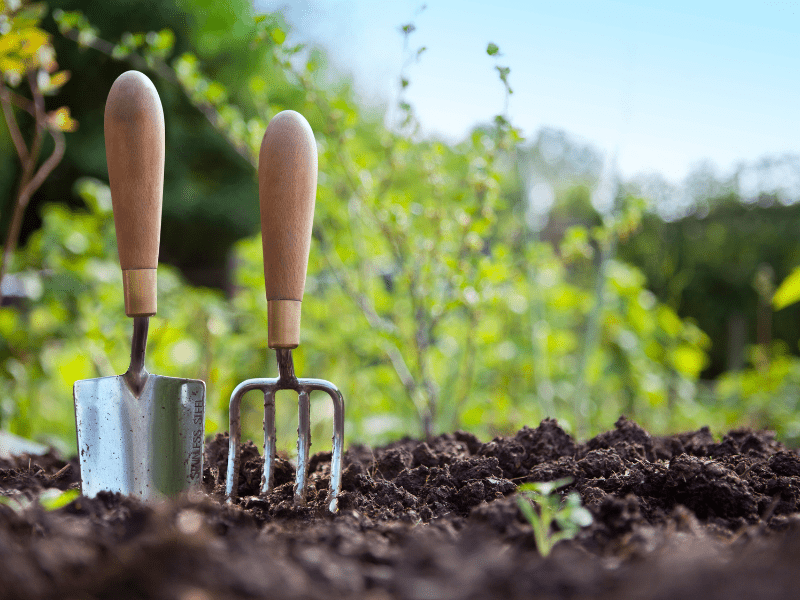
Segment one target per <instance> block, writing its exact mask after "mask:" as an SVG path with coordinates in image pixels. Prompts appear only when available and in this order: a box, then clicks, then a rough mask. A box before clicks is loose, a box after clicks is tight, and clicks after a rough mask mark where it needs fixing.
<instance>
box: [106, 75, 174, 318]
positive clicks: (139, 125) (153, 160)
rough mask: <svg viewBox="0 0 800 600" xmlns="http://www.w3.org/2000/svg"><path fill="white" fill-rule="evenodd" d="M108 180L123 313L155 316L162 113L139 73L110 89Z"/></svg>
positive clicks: (149, 85)
mask: <svg viewBox="0 0 800 600" xmlns="http://www.w3.org/2000/svg"><path fill="white" fill-rule="evenodd" d="M104 127H105V137H106V159H107V160H108V179H109V182H110V183H111V203H112V205H113V207H114V226H115V227H116V230H117V248H118V249H119V262H120V266H121V267H122V281H123V285H124V287H125V314H127V315H128V316H129V317H144V316H150V315H154V314H156V268H157V267H158V243H159V239H160V237H161V201H162V198H163V188H164V111H163V110H162V108H161V99H160V98H159V97H158V92H157V91H156V88H155V86H154V85H153V82H152V81H150V80H149V79H148V78H147V76H146V75H144V74H142V73H139V72H138V71H127V72H126V73H123V74H122V75H120V76H119V77H117V80H116V81H115V82H114V85H112V86H111V91H110V92H109V93H108V100H107V101H106V111H105V119H104Z"/></svg>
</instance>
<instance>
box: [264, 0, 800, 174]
mask: <svg viewBox="0 0 800 600" xmlns="http://www.w3.org/2000/svg"><path fill="white" fill-rule="evenodd" d="M423 4H424V5H425V8H424V10H422V11H420V7H421V6H422V5H423ZM255 5H256V8H257V9H261V10H276V9H284V13H285V14H286V16H287V18H288V20H289V22H290V23H291V25H292V27H293V33H292V34H291V37H290V41H292V40H293V41H295V42H306V43H309V42H310V43H314V44H318V45H320V46H322V47H324V48H326V49H327V50H328V51H329V55H330V60H331V67H333V68H334V69H335V70H336V71H337V72H339V73H342V74H347V75H351V76H352V78H353V80H354V83H355V85H356V89H357V90H358V91H359V94H360V95H361V96H362V99H363V101H364V102H365V103H367V104H372V105H380V104H386V105H392V103H394V102H396V101H397V98H398V94H399V89H398V80H399V76H400V73H401V71H403V61H404V54H403V39H402V36H401V34H400V33H399V27H400V25H402V24H405V23H409V22H413V23H414V25H415V26H416V30H415V31H414V32H413V33H412V34H411V36H410V37H409V48H410V50H412V51H414V50H416V49H417V48H419V47H422V46H425V48H426V51H425V52H424V53H423V54H422V55H421V56H420V59H419V61H418V62H414V63H413V64H411V65H409V66H408V67H406V68H405V75H406V77H407V78H408V79H409V81H410V85H409V87H408V90H407V93H406V97H407V99H408V101H410V103H411V104H412V105H413V106H414V108H415V111H416V114H417V116H418V118H419V120H420V122H421V125H422V130H423V133H424V134H426V135H436V136H439V137H443V138H445V139H447V140H450V141H456V140H458V139H460V138H462V137H463V136H464V135H465V134H466V133H467V131H469V129H470V128H471V127H472V126H474V125H475V124H478V123H482V122H483V123H485V122H487V121H490V120H491V119H492V118H493V117H494V115H496V114H499V113H502V112H503V110H504V91H503V86H502V84H501V83H500V81H499V78H498V74H497V71H496V70H495V66H498V65H499V66H506V67H509V68H510V69H511V71H510V74H509V82H510V84H511V87H512V89H513V91H514V93H513V94H512V95H511V97H510V98H509V106H508V117H509V119H510V120H511V122H512V123H513V124H514V125H516V126H517V127H519V128H521V130H522V132H523V135H525V136H530V137H533V136H535V134H536V132H537V131H538V130H539V129H540V128H541V127H550V128H556V129H563V130H565V131H567V132H569V133H570V134H572V135H573V136H574V137H575V138H576V139H577V140H579V141H582V142H587V143H591V144H593V145H594V146H596V147H597V148H598V149H599V150H601V151H603V152H616V158H617V165H618V168H619V170H620V174H621V175H622V176H623V177H626V178H628V177H631V176H634V175H636V174H639V173H643V172H658V173H661V174H662V175H663V176H664V177H666V178H667V179H668V180H670V181H673V182H679V181H680V180H682V179H683V178H684V177H685V176H686V174H687V173H688V172H689V171H690V170H691V169H692V168H693V167H694V166H695V165H697V164H698V163H700V162H701V161H711V162H712V163H713V164H714V165H716V167H717V168H718V169H719V171H720V173H726V172H729V171H730V170H732V169H733V168H734V167H735V166H736V165H737V164H738V163H740V162H752V161H754V160H756V159H758V158H760V157H762V156H764V155H772V156H774V155H781V154H785V153H798V152H800V0H798V1H795V2H759V1H755V0H751V1H745V2H730V1H728V2H717V1H703V0H694V1H684V0H671V1H670V2H663V1H661V2H650V1H640V2H623V1H601V0H594V1H573V0H560V1H553V0H548V1H546V2H540V1H538V0H528V1H525V2H520V1H512V0H493V1H491V2H486V1H476V0H417V1H409V0H393V1H386V0H371V1H370V0H348V1H340V0H294V1H291V2H287V1H286V0H283V1H273V0H255ZM490 42H492V43H495V44H497V46H499V48H500V52H501V54H502V55H501V56H500V57H499V58H493V57H490V56H488V55H487V54H486V47H487V45H488V43H490Z"/></svg>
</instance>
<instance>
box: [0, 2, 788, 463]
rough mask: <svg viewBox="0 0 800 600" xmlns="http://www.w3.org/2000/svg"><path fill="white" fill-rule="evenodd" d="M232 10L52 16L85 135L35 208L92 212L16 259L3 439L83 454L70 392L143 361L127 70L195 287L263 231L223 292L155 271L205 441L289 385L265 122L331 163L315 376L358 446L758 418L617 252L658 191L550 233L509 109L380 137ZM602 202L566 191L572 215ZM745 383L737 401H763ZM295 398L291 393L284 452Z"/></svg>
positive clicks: (171, 356) (290, 54) (160, 6)
mask: <svg viewBox="0 0 800 600" xmlns="http://www.w3.org/2000/svg"><path fill="white" fill-rule="evenodd" d="M235 4H236V7H239V8H240V9H241V10H238V9H236V10H234V9H233V8H231V6H230V5H229V6H227V7H226V8H224V9H222V8H214V6H222V5H216V4H214V3H208V2H202V3H201V2H188V1H176V2H174V3H171V4H169V7H167V3H155V2H154V3H150V4H148V7H149V9H148V10H143V9H142V8H141V3H139V2H136V3H133V2H130V1H125V0H113V1H112V2H109V3H94V4H92V5H91V6H89V7H86V6H83V5H82V4H81V3H78V2H68V1H64V0H53V2H52V3H51V5H52V6H53V7H57V8H58V9H59V10H58V11H55V12H54V16H55V17H56V24H54V25H53V29H54V31H56V30H57V31H59V32H60V33H59V34H58V35H60V36H62V37H60V38H59V40H58V42H55V41H54V47H55V48H56V50H57V52H58V55H59V60H60V62H62V64H65V65H68V66H69V68H70V69H71V70H72V71H73V72H74V73H75V76H74V77H73V80H72V81H71V82H70V83H69V84H67V85H65V86H64V88H63V90H62V93H63V95H61V96H59V98H58V101H59V102H60V103H65V104H67V105H69V106H70V107H72V108H73V112H74V114H75V115H76V118H78V119H79V120H80V122H81V129H80V130H79V132H78V133H76V134H75V135H76V136H82V137H76V138H73V139H72V140H71V143H70V145H69V150H68V155H67V157H66V159H65V162H66V163H67V167H65V170H63V171H62V172H61V174H60V175H59V176H58V177H54V178H53V179H54V181H52V182H51V183H52V186H60V187H59V189H58V190H56V189H55V187H50V188H49V189H45V188H43V189H42V192H41V194H43V195H44V196H45V197H49V198H52V199H59V198H63V196H64V195H65V194H67V193H70V190H72V192H71V193H72V196H73V198H75V199H76V201H75V202H73V206H71V207H70V206H67V205H65V204H64V203H61V204H49V205H46V206H44V207H43V209H42V210H41V219H42V223H41V227H40V228H39V229H38V230H37V231H36V232H35V233H33V234H32V235H31V237H30V238H29V239H28V242H27V245H26V247H25V250H24V252H20V253H18V255H17V256H16V257H15V264H14V271H15V272H17V273H19V274H20V277H21V279H22V280H23V281H24V283H25V286H26V289H27V290H28V295H29V296H30V297H31V301H30V302H28V303H25V304H23V305H22V306H19V307H13V308H12V307H4V308H0V389H2V395H1V396H0V426H2V427H3V428H4V429H9V430H11V431H13V432H16V433H19V434H21V435H26V436H34V437H37V438H40V439H43V440H45V441H51V442H54V443H60V444H61V445H62V447H63V448H64V449H66V450H70V449H71V447H72V445H73V444H74V442H73V440H74V417H73V406H72V402H71V400H70V398H71V388H72V384H73V382H74V381H75V380H76V379H82V378H90V377H98V376H105V375H112V374H118V373H121V372H123V371H124V370H125V368H126V366H127V363H128V357H129V352H130V327H131V325H130V322H129V320H128V319H125V318H124V317H123V310H122V286H121V274H120V271H119V266H118V263H117V260H116V249H115V241H114V240H115V236H114V233H113V231H114V228H113V220H112V216H111V212H110V197H109V191H108V187H107V185H106V183H105V181H106V177H107V176H106V173H105V163H104V151H103V146H102V143H103V141H102V126H101V125H100V124H101V123H102V106H103V103H104V100H105V95H106V94H107V91H108V89H109V88H110V86H111V82H112V81H113V79H114V78H115V77H116V76H117V75H118V74H119V73H121V72H122V71H124V70H127V69H128V68H130V67H131V66H133V67H134V68H140V69H142V70H145V71H146V72H147V73H148V74H149V75H150V76H151V77H152V78H153V80H154V83H155V84H156V87H157V88H158V90H159V93H160V95H161V98H162V101H163V103H164V109H165V116H166V126H167V138H168V139H167V161H168V162H167V169H166V171H167V177H166V181H165V194H164V229H163V233H162V240H164V247H162V257H165V258H167V259H169V261H170V262H171V263H173V264H177V265H179V266H181V267H183V268H184V271H187V270H188V271H189V273H190V275H191V267H192V266H193V265H194V264H195V263H196V262H197V261H202V257H203V256H207V255H208V254H209V253H212V254H214V255H215V256H217V258H216V260H218V261H223V262H224V261H227V260H228V259H229V256H228V253H227V247H229V246H230V245H231V244H233V243H234V240H236V239H239V238H242V235H244V234H247V235H246V236H245V237H244V238H242V239H240V241H238V242H236V243H235V246H234V250H233V253H232V257H231V258H230V260H231V262H232V264H233V267H232V269H231V272H232V274H233V275H232V281H231V282H230V283H231V285H230V290H229V293H228V294H223V292H222V291H218V290H210V289H207V288H199V287H193V286H192V285H189V284H188V283H187V282H186V280H185V279H184V275H181V274H180V272H179V271H178V270H177V269H175V268H173V267H169V266H165V265H162V266H161V267H160V269H159V313H158V316H157V317H154V318H153V319H152V322H151V326H150V340H149V346H148V355H147V362H148V368H149V370H150V371H151V372H154V373H159V374H163V375H172V376H182V377H192V378H199V379H203V380H204V381H206V382H207V389H208V397H207V423H206V432H207V433H208V434H212V433H214V432H217V431H224V430H226V429H227V403H228V399H229V397H230V393H231V391H232V390H233V388H234V386H235V385H236V384H237V383H239V382H240V381H242V380H243V379H247V378H251V377H262V376H269V375H274V374H275V373H276V370H277V369H276V366H275V364H274V358H273V354H272V352H270V351H268V349H267V344H266V318H267V310H266V307H267V304H266V299H265V297H264V288H263V285H264V284H263V268H262V257H261V243H260V239H259V237H258V235H257V234H256V233H255V230H256V228H257V223H258V218H257V211H258V208H257V206H258V204H257V186H256V185H255V166H256V163H257V154H258V147H259V144H260V140H261V136H262V134H263V131H264V129H265V127H266V123H267V122H268V120H269V119H270V118H271V117H272V116H274V115H275V114H276V113H277V112H279V111H280V110H283V109H287V108H290V109H294V110H297V111H299V112H301V113H302V114H304V115H305V116H306V117H307V118H308V120H309V121H310V123H311V125H312V128H313V129H314V132H315V135H316V137H317V142H318V149H319V171H320V175H319V186H318V194H317V207H316V214H315V226H314V238H313V241H312V250H311V258H310V261H309V272H308V280H307V285H306V296H305V298H304V302H303V322H302V332H301V340H302V344H301V346H300V348H298V350H296V351H295V366H296V370H297V373H298V374H299V375H301V376H307V377H320V378H325V379H329V380H331V381H333V382H334V383H335V384H337V385H338V386H339V387H340V388H341V389H342V391H343V393H344V396H345V401H346V406H347V411H346V414H347V424H346V431H347V436H348V438H349V439H350V440H359V441H365V442H370V443H375V442H379V441H385V440H387V439H390V438H396V437H398V436H401V435H405V434H410V435H419V434H424V433H430V432H437V431H443V430H452V429H454V428H457V427H463V428H467V429H469V430H472V431H474V432H476V433H478V434H480V435H482V436H488V435H493V434H497V433H504V432H510V431H512V430H515V429H517V428H518V427H519V426H521V425H522V424H526V423H528V424H532V423H536V422H538V421H539V420H540V419H542V418H544V417H547V416H551V417H556V418H558V419H559V421H560V422H561V423H562V425H564V426H565V427H566V428H567V429H572V430H575V431H580V433H582V434H587V433H591V432H595V431H598V430H601V429H606V428H607V427H608V425H609V424H610V423H612V422H613V421H614V420H616V418H617V416H618V415H619V414H620V413H623V412H624V413H626V414H628V415H629V416H631V417H633V418H635V419H637V420H638V421H639V422H641V423H642V424H643V425H645V426H646V427H649V428H651V429H653V430H660V431H663V430H665V429H676V428H679V427H680V428H685V427H692V426H699V425H702V424H706V423H707V424H710V425H711V426H712V427H715V428H722V427H725V426H727V425H730V424H733V423H736V422H737V421H738V420H740V419H741V418H742V417H743V416H744V417H748V418H749V416H752V417H753V419H756V416H758V418H759V419H760V418H761V417H764V415H763V414H759V415H754V414H751V413H749V412H747V410H746V409H744V408H742V407H741V406H739V405H735V403H734V401H733V400H731V402H730V403H729V404H728V405H726V406H725V409H724V410H722V409H720V406H719V405H718V404H717V403H716V402H715V401H714V400H713V398H712V399H711V400H709V399H707V397H706V396H704V395H703V394H699V393H698V392H699V389H698V381H699V375H700V373H701V372H702V371H703V369H704V368H706V366H707V365H708V351H709V349H710V348H711V344H710V339H709V337H708V336H706V335H705V334H704V333H703V332H702V330H701V329H700V328H698V327H697V326H696V325H695V324H693V323H692V322H690V321H687V320H684V319H681V318H680V317H679V316H678V313H677V312H676V311H675V310H674V308H672V307H670V306H669V305H668V304H667V303H664V302H660V301H659V300H658V298H657V296H656V295H655V294H654V293H653V292H651V291H649V290H648V281H647V277H646V276H645V274H644V273H643V271H642V270H640V269H639V268H636V267H634V266H631V264H629V263H626V262H625V261H623V260H621V259H620V257H619V256H618V252H617V249H618V248H619V247H620V245H621V244H624V243H625V242H626V240H627V241H630V240H634V239H636V238H637V236H638V235H639V231H640V230H639V227H640V224H641V219H642V215H643V211H644V209H645V204H646V203H645V201H644V200H643V199H641V198H639V197H636V196H633V195H628V194H624V193H619V194H617V197H616V198H615V201H614V209H613V210H612V211H611V212H610V213H609V214H608V215H604V216H602V217H601V216H600V215H597V213H591V214H590V213H589V212H587V215H590V217H591V218H590V219H583V220H582V221H578V222H574V223H570V224H569V227H568V228H567V229H566V230H565V233H564V235H563V236H561V237H559V238H558V239H553V240H548V239H544V238H541V237H540V236H539V235H538V234H537V233H536V232H535V231H533V230H531V229H530V228H529V227H528V224H527V222H526V209H527V206H526V200H525V198H524V195H523V193H522V191H521V190H522V186H521V184H520V181H521V175H520V173H519V171H518V164H519V158H520V156H522V155H523V154H524V153H525V151H526V149H525V147H524V146H523V140H522V139H521V138H520V134H519V132H518V131H517V130H516V129H515V128H514V127H513V126H512V125H511V124H510V123H509V122H508V121H507V120H506V119H505V118H504V117H503V116H501V115H499V116H498V117H497V118H496V120H495V121H494V123H492V124H490V125H486V126H483V127H479V128H476V129H475V130H474V131H473V132H472V134H471V135H470V136H469V137H468V138H467V139H466V140H464V141H463V142H462V143H459V144H446V143H443V142H439V141H436V140H424V139H420V138H419V137H418V136H417V135H415V131H416V122H415V119H414V114H413V108H412V107H411V106H410V105H408V104H407V103H406V102H404V101H403V100H402V98H401V102H400V113H401V114H400V118H399V119H398V122H397V123H390V124H388V125H387V124H384V122H383V115H380V114H373V113H370V112H368V111H366V110H365V109H364V108H362V107H361V106H360V105H359V104H358V102H357V100H356V99H355V97H354V95H353V93H352V91H351V89H350V87H349V86H348V85H347V84H346V83H338V84H337V83H331V82H330V81H329V79H328V78H327V76H326V74H325V69H324V55H323V54H322V53H321V52H319V51H316V50H313V49H308V48H302V47H299V46H290V45H288V44H287V41H286V40H287V31H288V29H287V26H286V24H285V22H284V20H283V19H282V18H281V16H280V15H262V16H255V17H254V16H253V15H252V14H251V10H252V9H251V6H250V4H249V3H248V2H245V1H244V0H242V1H241V2H237V3H235ZM212 5H213V6H212ZM76 8H81V9H82V10H84V11H85V12H84V13H79V12H75V11H74V9H76ZM234 8H235V7H234ZM208 11H211V12H208ZM219 11H221V12H222V13H224V14H216V12H219ZM110 15H117V17H116V18H114V19H112V18H110ZM119 15H123V16H126V17H125V18H120V17H119ZM215 15H216V16H215ZM233 15H235V16H233ZM128 16H129V17H130V18H127V17H128ZM409 31H413V29H409ZM406 35H408V33H406ZM412 53H413V54H415V55H416V56H419V54H420V50H417V51H412ZM487 53H488V54H489V55H490V56H498V55H499V48H498V47H497V46H496V45H494V44H491V45H489V46H488V47H487ZM503 69H504V70H501V69H499V68H498V75H499V81H498V85H501V86H503V87H504V89H505V90H506V93H507V94H510V93H511V88H510V85H509V79H510V78H513V73H510V72H509V71H508V70H507V68H506V67H503ZM81 77H85V78H87V79H81ZM76 81H77V82H78V83H77V85H83V86H84V87H83V88H75V87H71V86H73V84H75V83H76ZM81 81H82V83H80V82H81ZM88 81H92V83H91V84H89V83H88ZM407 81H408V79H407V77H406V75H405V74H404V75H403V87H405V86H406V85H407ZM87 88H91V89H87ZM81 94H85V96H82V95H81ZM65 186H66V187H65ZM587 190H588V188H587V187H585V186H584V187H578V188H575V189H572V190H571V191H570V194H572V195H571V196H570V198H572V201H573V202H574V203H575V204H576V206H578V205H581V206H585V205H586V200H587V198H588V191H587ZM253 234H255V235H253ZM775 364H777V363H775ZM776 368H777V367H776ZM757 376H758V377H761V376H763V375H762V371H758V374H757ZM737 385H738V384H734V383H731V384H730V386H729V387H728V388H726V389H727V390H733V391H731V392H730V393H728V392H726V394H727V396H726V398H733V397H734V395H735V394H740V395H741V394H742V393H743V392H741V390H742V389H743V388H742V387H741V386H739V387H737ZM747 393H750V392H747ZM751 395H752V394H751ZM287 397H288V396H287ZM748 398H749V396H748ZM748 401H749V400H748ZM759 402H760V401H759ZM248 403H251V404H248ZM291 404H292V403H291V402H287V403H286V406H284V405H283V404H282V403H280V402H279V428H280V429H279V431H281V432H283V433H282V436H281V437H282V438H283V439H282V441H283V442H284V444H285V445H286V446H289V445H291V444H292V443H293V441H294V436H293V435H291V434H288V435H287V433H286V432H293V431H294V430H295V428H296V426H295V425H294V421H295V419H296V416H295V415H294V414H293V413H294V411H293V410H292V409H291ZM245 405H246V406H245V411H244V425H243V428H244V435H245V436H246V437H251V438H253V439H260V433H259V432H258V431H259V428H260V423H261V419H262V415H261V408H260V407H261V401H260V398H258V399H255V398H250V399H248V401H246V403H245ZM764 405H765V408H764V411H766V414H767V417H769V416H770V415H772V413H770V411H771V408H770V405H769V402H764ZM281 411H283V412H281ZM767 420H768V419H767ZM775 420H776V421H778V420H779V419H775ZM758 422H763V419H762V420H761V421H758ZM312 427H313V431H312V435H313V438H314V440H315V448H314V449H315V450H316V449H318V447H322V448H325V447H326V441H325V440H326V438H328V436H329V429H330V410H329V408H328V407H327V405H326V404H325V402H324V399H322V398H320V399H317V400H314V402H313V404H312ZM47 436H50V437H49V438H48V437H47ZM327 445H329V444H327Z"/></svg>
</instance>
